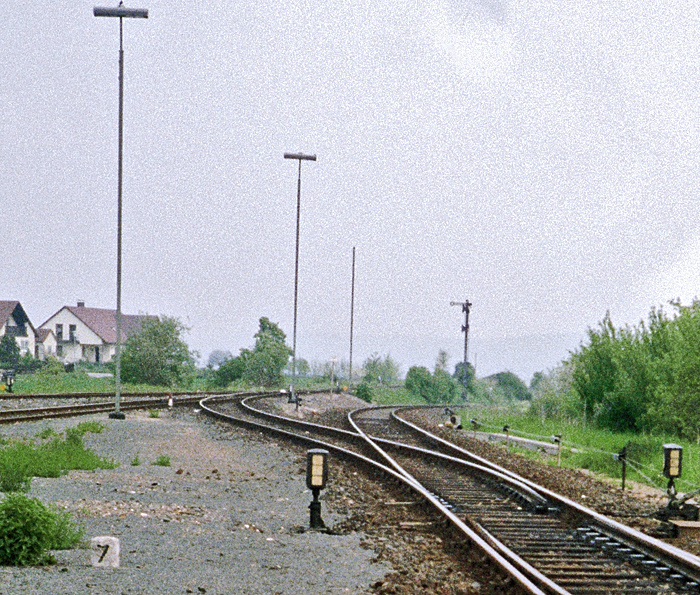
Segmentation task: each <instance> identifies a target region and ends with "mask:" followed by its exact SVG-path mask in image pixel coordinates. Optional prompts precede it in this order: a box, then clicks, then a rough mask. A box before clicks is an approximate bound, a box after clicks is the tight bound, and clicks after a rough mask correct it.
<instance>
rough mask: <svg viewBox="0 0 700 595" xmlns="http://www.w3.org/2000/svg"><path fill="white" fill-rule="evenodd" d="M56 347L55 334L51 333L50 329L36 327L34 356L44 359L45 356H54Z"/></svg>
mask: <svg viewBox="0 0 700 595" xmlns="http://www.w3.org/2000/svg"><path fill="white" fill-rule="evenodd" d="M57 347H58V342H57V341H56V335H54V334H53V331H52V330H51V329H47V328H38V329H36V348H35V349H34V357H35V358H36V359H40V360H44V359H46V358H47V357H56V348H57Z"/></svg>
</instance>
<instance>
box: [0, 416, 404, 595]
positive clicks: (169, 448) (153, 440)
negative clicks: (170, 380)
mask: <svg viewBox="0 0 700 595" xmlns="http://www.w3.org/2000/svg"><path fill="white" fill-rule="evenodd" d="M84 419H97V420H99V421H100V422H102V423H103V424H104V425H105V426H106V429H105V430H104V431H103V432H102V433H101V434H97V435H91V434H87V435H86V444H87V445H88V446H89V447H91V448H92V449H93V450H95V451H96V452H97V453H98V454H100V455H102V456H107V457H109V458H111V459H113V460H115V461H117V462H119V464H120V465H119V467H118V468H116V469H113V470H98V471H95V472H85V471H79V472H71V473H70V474H69V475H67V476H65V477H62V478H58V479H42V478H35V479H34V480H33V481H32V489H31V492H30V495H31V496H35V497H38V498H40V499H41V500H42V501H44V502H53V503H56V504H57V505H59V506H62V507H64V508H67V509H68V510H70V511H72V512H73V513H74V514H75V517H76V519H77V520H78V521H79V522H80V524H81V525H82V526H83V527H84V528H85V535H86V538H88V539H89V538H91V537H95V536H98V535H112V536H116V537H118V538H119V539H120V542H121V543H120V546H121V566H120V568H117V569H103V568H93V567H92V566H90V565H89V561H90V552H89V550H86V549H77V550H70V551H60V552H56V557H57V559H58V564H56V565H54V566H48V567H44V568H36V567H30V568H12V567H0V594H2V595H10V594H12V595H16V594H18V593H22V594H25V595H34V594H37V595H38V594H42V595H46V594H49V593H51V594H62V593H66V594H68V593H91V594H102V593H106V594H114V593H116V594H121V593H129V594H132V593H133V594H159V595H161V594H162V593H171V594H176V593H218V594H234V593H243V594H250V595H254V594H276V593H285V594H287V593H289V594H295V593H299V594H302V593H303V594H309V593H366V592H367V591H368V589H369V587H370V585H371V584H373V583H376V582H377V581H380V580H381V579H382V578H383V577H384V576H385V575H386V574H387V573H388V572H389V571H390V570H391V568H390V566H389V565H388V564H386V563H383V562H381V561H376V560H374V558H375V556H374V555H373V552H372V551H371V550H369V549H366V548H363V547H361V542H362V539H363V535H362V534H361V533H355V532H348V533H346V534H343V535H328V534H324V533H319V532H304V531H303V527H304V526H306V525H308V516H309V512H308V509H307V507H308V504H309V501H310V499H311V498H310V493H309V492H308V490H307V489H306V487H305V480H304V475H303V471H302V469H303V459H302V457H301V456H300V454H299V453H295V452H294V451H291V450H289V449H287V448H282V447H279V446H278V445H277V444H275V443H274V442H271V441H270V440H269V439H262V438H261V437H260V436H256V435H251V434H250V433H247V432H239V431H234V432H224V431H222V430H221V429H220V428H219V426H218V425H217V424H215V423H213V422H210V421H209V420H208V419H203V418H202V417H201V415H193V414H188V413H184V412H176V413H172V414H171V413H167V412H166V413H163V415H162V417H160V418H158V419H152V418H149V417H148V416H147V415H146V414H145V413H139V414H129V415H128V417H127V420H125V421H115V420H109V419H106V416H95V417H88V418H81V419H80V420H75V419H73V420H57V421H51V422H37V423H31V424H21V425H19V424H17V425H14V426H11V427H9V428H8V427H3V428H0V433H1V434H2V435H3V436H10V435H25V436H27V435H28V436H32V435H36V434H37V433H38V432H39V431H40V430H41V429H42V428H44V427H52V428H54V429H55V430H56V431H61V430H62V429H63V428H64V427H66V426H74V425H76V424H77V423H78V421H82V420H84ZM160 455H166V456H169V457H170V459H171V466H170V467H160V466H155V465H152V464H151V463H152V462H153V461H154V460H155V459H156V458H157V457H158V456H160ZM135 457H139V459H140V460H141V464H140V465H139V466H132V465H131V462H132V461H133V460H134V458H135ZM324 515H325V519H324V520H326V522H327V523H328V524H332V523H334V522H336V521H339V520H340V518H339V517H338V516H337V515H333V514H331V512H330V511H329V510H325V511H324Z"/></svg>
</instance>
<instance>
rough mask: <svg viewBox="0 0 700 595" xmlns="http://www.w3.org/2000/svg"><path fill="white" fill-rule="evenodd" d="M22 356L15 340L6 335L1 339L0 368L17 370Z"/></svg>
mask: <svg viewBox="0 0 700 595" xmlns="http://www.w3.org/2000/svg"><path fill="white" fill-rule="evenodd" d="M20 359H21V356H20V352H19V345H17V341H16V340H15V338H14V337H13V336H12V335H10V334H9V333H5V334H4V335H3V336H2V338H1V339H0V368H13V369H15V368H17V367H18V366H19V362H20Z"/></svg>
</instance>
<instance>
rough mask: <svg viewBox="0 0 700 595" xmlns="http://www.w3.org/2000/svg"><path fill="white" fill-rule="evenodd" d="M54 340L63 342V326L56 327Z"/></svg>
mask: <svg viewBox="0 0 700 595" xmlns="http://www.w3.org/2000/svg"><path fill="white" fill-rule="evenodd" d="M56 340H57V341H63V325H62V324H57V325H56Z"/></svg>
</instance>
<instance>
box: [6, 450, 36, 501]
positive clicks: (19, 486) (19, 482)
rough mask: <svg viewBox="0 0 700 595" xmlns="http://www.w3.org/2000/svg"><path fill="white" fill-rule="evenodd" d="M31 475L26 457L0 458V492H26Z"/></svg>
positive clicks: (30, 481) (29, 485) (29, 486)
mask: <svg viewBox="0 0 700 595" xmlns="http://www.w3.org/2000/svg"><path fill="white" fill-rule="evenodd" d="M32 475H33V474H32V472H31V471H30V469H29V463H28V460H27V459H25V458H14V457H2V458H0V492H5V493H9V492H28V491H29V489H30V488H31V483H32Z"/></svg>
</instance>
